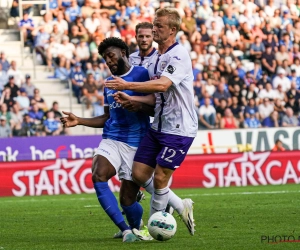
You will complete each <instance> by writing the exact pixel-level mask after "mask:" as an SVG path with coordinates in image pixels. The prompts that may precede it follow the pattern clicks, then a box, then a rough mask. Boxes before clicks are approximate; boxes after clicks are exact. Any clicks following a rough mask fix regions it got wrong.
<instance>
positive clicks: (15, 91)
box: [4, 75, 20, 99]
mask: <svg viewBox="0 0 300 250" xmlns="http://www.w3.org/2000/svg"><path fill="white" fill-rule="evenodd" d="M4 88H9V89H10V98H12V99H13V98H15V97H17V96H18V95H19V90H20V88H19V87H18V86H17V85H16V84H15V78H14V76H13V75H10V76H9V77H8V83H7V84H6V85H5V86H4Z"/></svg>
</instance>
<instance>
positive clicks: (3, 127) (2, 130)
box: [0, 116, 12, 138]
mask: <svg viewBox="0 0 300 250" xmlns="http://www.w3.org/2000/svg"><path fill="white" fill-rule="evenodd" d="M0 137H1V138H7V137H12V133H11V129H10V126H9V125H8V124H7V121H6V117H5V116H0Z"/></svg>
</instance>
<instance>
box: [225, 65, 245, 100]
mask: <svg viewBox="0 0 300 250" xmlns="http://www.w3.org/2000/svg"><path fill="white" fill-rule="evenodd" d="M234 85H238V86H239V87H240V90H243V89H246V84H245V81H244V80H243V79H241V77H239V72H238V70H234V71H233V76H232V77H230V78H229V80H228V90H229V92H230V94H231V95H232V94H233V92H234Z"/></svg>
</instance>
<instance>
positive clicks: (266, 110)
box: [258, 98, 274, 120]
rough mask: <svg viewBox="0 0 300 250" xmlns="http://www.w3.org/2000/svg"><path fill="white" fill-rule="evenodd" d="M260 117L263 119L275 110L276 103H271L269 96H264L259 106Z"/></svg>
mask: <svg viewBox="0 0 300 250" xmlns="http://www.w3.org/2000/svg"><path fill="white" fill-rule="evenodd" d="M258 111H259V116H260V119H261V120H263V119H265V118H266V117H268V116H270V115H271V113H272V112H273V111H274V104H273V103H270V100H269V98H264V99H263V103H262V104H260V105H259V106H258Z"/></svg>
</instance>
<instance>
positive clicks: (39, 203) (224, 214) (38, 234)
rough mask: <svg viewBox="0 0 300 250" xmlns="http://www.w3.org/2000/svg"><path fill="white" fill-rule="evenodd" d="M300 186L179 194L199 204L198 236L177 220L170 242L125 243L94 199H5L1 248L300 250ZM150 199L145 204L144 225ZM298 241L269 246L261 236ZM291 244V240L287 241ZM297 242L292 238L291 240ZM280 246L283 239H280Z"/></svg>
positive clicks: (0, 205) (88, 196)
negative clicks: (288, 238)
mask: <svg viewBox="0 0 300 250" xmlns="http://www.w3.org/2000/svg"><path fill="white" fill-rule="evenodd" d="M299 187H300V186H299V185H285V186H259V187H231V188H213V189H185V190H183V189H182V190H174V191H175V192H176V193H177V194H178V195H179V196H181V197H190V198H192V199H193V200H194V202H195V204H194V217H195V221H196V225H197V226H196V230H197V231H196V234H195V236H193V237H192V236H190V235H189V234H188V231H187V229H186V227H185V226H184V224H183V222H181V221H180V220H179V219H178V218H177V217H176V218H177V219H176V220H177V224H178V230H177V232H176V234H175V236H174V238H173V239H171V240H169V241H166V242H158V241H151V242H135V243H126V244H125V243H122V241H121V240H120V239H112V236H113V234H114V233H116V232H117V231H118V229H117V228H116V227H115V226H114V225H113V223H112V222H111V221H110V220H109V218H108V217H107V216H106V214H105V213H104V211H103V210H102V209H101V208H100V206H99V205H98V201H97V199H96V197H95V195H94V194H82V195H61V196H40V197H22V198H15V197H9V198H0V249H1V250H10V249H14V250H16V249H19V250H27V249H28V250H35V249H36V250H44V249H47V250H48V249H49V250H50V249H51V250H52V249H59V250H68V249H69V250H77V249H78V250H79V249H84V250H93V249H97V250H102V249H109V250H114V249H118V250H121V249H138V250H143V249H155V250H159V249H164V250H169V249H170V250H171V249H172V250H176V249H180V250H185V249H187V250H202V249H203V250H206V249H207V250H214V249H222V250H227V249H228V250H233V249H237V250H242V249H246V250H254V249H284V250H285V249H300V238H299V236H300V189H299ZM149 199H150V196H149V195H146V200H145V201H143V202H142V204H143V207H144V212H145V213H144V221H147V219H148V213H149ZM264 236H266V237H268V236H269V239H270V240H269V241H270V242H271V241H272V238H271V237H272V236H273V237H274V236H281V237H282V240H283V236H293V237H295V240H296V241H298V240H299V242H285V243H278V244H268V243H267V241H266V240H264V241H263V242H262V237H264ZM286 240H287V238H286ZM290 240H292V238H290ZM277 241H279V238H277Z"/></svg>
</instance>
